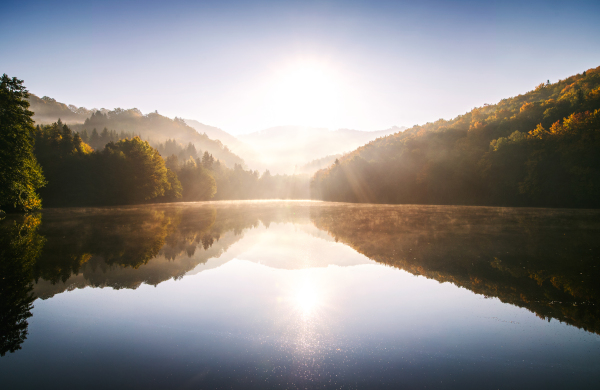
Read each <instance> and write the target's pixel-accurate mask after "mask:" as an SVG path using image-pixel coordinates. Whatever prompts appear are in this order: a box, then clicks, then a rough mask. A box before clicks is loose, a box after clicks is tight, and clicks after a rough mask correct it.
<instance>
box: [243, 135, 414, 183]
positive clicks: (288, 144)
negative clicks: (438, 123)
mask: <svg viewBox="0 0 600 390" xmlns="http://www.w3.org/2000/svg"><path fill="white" fill-rule="evenodd" d="M404 129H406V127H396V126H394V127H391V128H389V129H387V130H380V131H359V130H349V129H339V130H329V129H325V128H314V127H304V126H279V127H272V128H269V129H266V130H262V131H257V132H254V133H250V134H243V135H240V136H238V138H239V139H240V140H242V141H243V142H244V143H245V144H247V145H249V146H250V147H251V150H252V151H254V155H250V154H246V153H245V151H243V150H239V151H238V150H236V152H237V153H239V154H240V155H242V156H243V157H244V159H245V161H246V162H247V163H248V165H249V166H250V167H252V168H254V169H258V170H259V171H262V170H264V169H269V170H271V172H272V173H294V172H298V173H299V172H300V171H301V169H300V167H303V166H307V165H308V164H309V163H311V162H313V161H314V160H318V159H323V158H328V156H332V155H338V154H344V153H347V152H350V151H352V150H354V149H356V148H357V147H359V146H362V145H364V144H366V143H368V142H370V141H373V140H375V139H377V138H380V137H384V136H386V135H390V134H395V133H398V132H401V131H403V130H404ZM333 160H335V157H334V158H333V159H332V161H333ZM308 166H309V165H308ZM309 170H310V169H309ZM316 170H318V168H315V169H314V170H312V171H310V172H309V171H307V170H306V169H304V172H303V173H311V174H312V173H314V172H315V171H316Z"/></svg>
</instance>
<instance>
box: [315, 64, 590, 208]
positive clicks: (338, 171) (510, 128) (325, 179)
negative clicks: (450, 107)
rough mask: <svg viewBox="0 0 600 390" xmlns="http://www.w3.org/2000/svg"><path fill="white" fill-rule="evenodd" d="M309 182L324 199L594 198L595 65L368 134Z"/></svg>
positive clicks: (526, 202)
mask: <svg viewBox="0 0 600 390" xmlns="http://www.w3.org/2000/svg"><path fill="white" fill-rule="evenodd" d="M311 186H312V196H313V197H315V198H320V199H324V200H330V201H344V202H373V203H428V204H473V205H477V204H480V205H484V204H485V205H501V206H505V205H511V206H546V207H600V67H598V68H595V69H589V70H587V71H585V72H583V73H582V74H578V75H575V76H571V77H569V78H567V79H565V80H560V81H558V82H557V83H553V84H550V83H542V84H540V85H538V86H537V87H536V88H535V89H534V90H533V91H530V92H528V93H526V94H524V95H519V96H516V97H513V98H508V99H503V100H502V101H500V102H499V103H497V104H493V105H484V106H483V107H478V108H474V109H473V110H471V111H470V112H468V113H466V114H464V115H460V116H458V117H456V118H454V119H452V120H442V119H440V120H438V121H436V122H434V123H427V124H425V125H423V126H414V127H413V128H411V129H408V130H405V131H404V132H401V133H397V134H393V135H390V136H387V137H384V138H380V139H377V140H375V141H373V142H370V143H369V144H367V145H365V146H362V147H360V148H358V149H357V150H355V151H354V152H352V153H350V154H348V155H346V156H344V157H342V158H340V159H339V161H337V162H336V163H334V164H333V165H332V166H330V167H329V168H327V169H323V170H321V171H319V172H317V173H316V174H315V176H314V177H313V180H312V183H311Z"/></svg>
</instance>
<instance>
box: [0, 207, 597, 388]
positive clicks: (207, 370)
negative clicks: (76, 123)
mask: <svg viewBox="0 0 600 390" xmlns="http://www.w3.org/2000/svg"><path fill="white" fill-rule="evenodd" d="M599 216H600V213H599V212H597V211H589V210H549V209H510V208H482V207H456V206H382V205H348V204H331V203H321V202H217V203H197V204H171V205H154V206H143V207H123V208H102V209H60V210H58V209H56V210H46V211H44V212H43V213H41V214H37V215H30V216H26V217H22V216H21V217H10V218H8V219H7V220H5V221H3V222H1V229H2V243H1V244H2V248H3V249H2V250H3V252H2V268H1V270H0V271H1V272H2V282H1V283H2V296H1V300H0V305H1V308H2V313H3V314H2V318H1V324H0V326H1V327H2V328H1V329H2V340H1V342H2V345H1V348H2V349H1V352H2V354H4V356H3V357H1V358H0V378H1V379H0V380H1V383H2V384H3V386H2V387H3V388H4V387H5V388H140V389H148V388H182V389H187V388H203V389H204V388H206V389H208V388H257V389H259V388H282V389H283V388H309V389H312V388H315V389H316V388H347V389H353V388H390V389H392V388H394V389H395V388H494V389H497V388H531V387H542V386H544V387H546V388H565V387H571V388H595V385H596V384H597V383H598V381H599V380H600V373H599V371H600V370H598V367H599V365H600V336H598V334H599V332H600V313H599V308H600V306H599V303H600V302H599V301H600V300H599V299H598V298H599V297H600V294H599V293H600V285H599V283H598V280H599V279H598V277H599V276H600V275H599V274H600V269H598V268H597V265H598V263H599V261H598V260H599V256H598V254H599V251H600V242H599V241H600V240H598V237H600V235H599V233H600V218H599ZM31 306H33V307H31ZM11 351H12V352H11Z"/></svg>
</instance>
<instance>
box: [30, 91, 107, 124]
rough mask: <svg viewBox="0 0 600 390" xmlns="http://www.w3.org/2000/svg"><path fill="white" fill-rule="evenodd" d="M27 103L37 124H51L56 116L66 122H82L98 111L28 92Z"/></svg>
mask: <svg viewBox="0 0 600 390" xmlns="http://www.w3.org/2000/svg"><path fill="white" fill-rule="evenodd" d="M29 104H30V107H29V110H30V111H33V113H34V115H33V120H34V121H35V122H36V123H37V124H51V123H54V122H56V120H57V119H58V118H60V119H61V120H62V121H63V122H64V123H68V124H75V123H83V122H85V120H86V119H87V118H89V117H90V116H92V113H93V112H96V111H98V110H96V109H93V110H88V109H86V108H84V107H75V106H74V105H66V104H64V103H59V102H57V101H56V100H54V99H52V98H50V97H48V96H44V97H42V98H39V97H37V96H36V95H34V94H29Z"/></svg>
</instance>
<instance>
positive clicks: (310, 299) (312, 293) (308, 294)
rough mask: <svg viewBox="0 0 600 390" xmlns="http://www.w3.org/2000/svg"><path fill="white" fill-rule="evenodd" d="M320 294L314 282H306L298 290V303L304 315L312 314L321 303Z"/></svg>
mask: <svg viewBox="0 0 600 390" xmlns="http://www.w3.org/2000/svg"><path fill="white" fill-rule="evenodd" d="M319 298H320V297H319V295H318V294H317V291H316V289H315V287H314V286H313V285H312V284H309V283H305V284H304V285H302V286H301V287H300V288H299V289H298V291H296V304H297V305H298V308H299V309H300V311H301V312H302V313H303V314H304V315H309V314H311V313H312V312H313V311H314V310H315V309H316V307H317V306H318V305H319V303H320V299H319Z"/></svg>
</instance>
